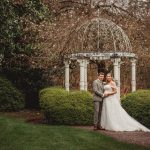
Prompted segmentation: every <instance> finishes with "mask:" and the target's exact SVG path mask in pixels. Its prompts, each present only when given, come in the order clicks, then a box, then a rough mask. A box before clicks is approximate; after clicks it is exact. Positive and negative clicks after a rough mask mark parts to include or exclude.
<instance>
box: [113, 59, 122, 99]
mask: <svg viewBox="0 0 150 150" xmlns="http://www.w3.org/2000/svg"><path fill="white" fill-rule="evenodd" d="M120 61H121V59H120V58H114V59H113V65H114V79H115V82H116V84H117V93H118V97H119V98H120Z"/></svg>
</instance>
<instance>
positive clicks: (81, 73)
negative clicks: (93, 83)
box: [77, 59, 85, 90]
mask: <svg viewBox="0 0 150 150" xmlns="http://www.w3.org/2000/svg"><path fill="white" fill-rule="evenodd" d="M77 62H79V64H80V90H84V83H85V80H84V78H85V69H84V68H85V60H84V59H78V60H77Z"/></svg>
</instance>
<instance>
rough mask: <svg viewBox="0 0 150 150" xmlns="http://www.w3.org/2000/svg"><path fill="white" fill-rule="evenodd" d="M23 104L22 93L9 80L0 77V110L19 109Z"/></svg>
mask: <svg viewBox="0 0 150 150" xmlns="http://www.w3.org/2000/svg"><path fill="white" fill-rule="evenodd" d="M24 105H25V101H24V96H23V94H22V93H21V92H20V91H18V89H16V88H15V87H14V86H13V85H12V84H11V82H10V81H8V80H7V79H5V78H4V77H0V111H19V110H21V109H23V108H24Z"/></svg>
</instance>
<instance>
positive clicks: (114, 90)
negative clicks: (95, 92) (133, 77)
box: [108, 82, 117, 95]
mask: <svg viewBox="0 0 150 150" xmlns="http://www.w3.org/2000/svg"><path fill="white" fill-rule="evenodd" d="M111 88H112V92H110V93H108V95H114V94H116V93H117V86H116V83H115V82H112V83H111Z"/></svg>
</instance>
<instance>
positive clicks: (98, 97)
mask: <svg viewBox="0 0 150 150" xmlns="http://www.w3.org/2000/svg"><path fill="white" fill-rule="evenodd" d="M93 92H94V96H93V101H94V126H96V127H100V126H101V125H100V121H101V111H102V103H103V93H104V85H103V82H102V81H100V80H99V79H97V80H95V81H94V82H93Z"/></svg>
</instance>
